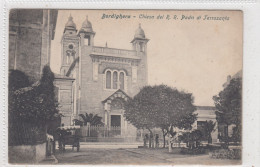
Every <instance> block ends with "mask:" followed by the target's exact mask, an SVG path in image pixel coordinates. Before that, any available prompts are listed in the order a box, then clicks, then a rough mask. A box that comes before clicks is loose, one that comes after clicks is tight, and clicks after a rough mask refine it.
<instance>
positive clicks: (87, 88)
mask: <svg viewBox="0 0 260 167" xmlns="http://www.w3.org/2000/svg"><path fill="white" fill-rule="evenodd" d="M95 34H96V32H95V31H94V30H93V27H92V24H91V22H90V21H89V20H88V18H86V19H85V21H84V22H83V23H82V27H81V28H80V30H79V31H78V30H77V28H76V25H75V23H74V22H73V18H72V17H71V16H70V17H69V18H68V21H67V23H66V25H65V28H64V32H63V36H62V40H61V49H62V54H61V69H60V76H63V77H64V78H67V79H69V78H72V79H74V82H73V88H72V89H67V91H63V92H59V97H60V98H62V97H63V96H65V98H66V97H71V99H67V105H66V104H65V103H64V104H62V106H61V112H62V113H63V114H64V115H65V117H64V118H63V119H62V122H63V123H64V124H65V125H71V124H73V119H75V118H78V115H79V114H85V113H93V114H98V116H101V117H102V118H103V119H102V121H103V122H104V124H105V126H108V127H111V126H114V127H120V128H121V135H127V133H126V132H129V131H131V130H133V131H134V129H135V128H134V127H133V126H132V125H131V124H129V123H128V122H127V121H126V120H125V118H124V116H123V115H124V103H125V102H126V101H127V100H128V99H129V97H133V96H134V95H136V94H137V93H138V92H139V91H140V89H141V88H142V87H143V86H145V85H147V43H148V41H149V39H147V38H146V36H145V33H144V31H143V29H142V28H141V25H139V27H138V28H137V30H136V31H135V34H134V37H133V39H132V41H131V44H132V50H125V49H117V48H108V47H99V46H95V44H94V41H95ZM63 99H64V98H63Z"/></svg>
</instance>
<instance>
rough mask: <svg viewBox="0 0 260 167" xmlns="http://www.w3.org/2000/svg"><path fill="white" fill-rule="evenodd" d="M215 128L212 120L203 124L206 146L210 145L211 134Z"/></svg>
mask: <svg viewBox="0 0 260 167" xmlns="http://www.w3.org/2000/svg"><path fill="white" fill-rule="evenodd" d="M215 126H216V122H213V121H212V120H209V121H206V123H205V133H206V135H207V138H208V144H209V143H212V137H211V133H212V132H214V131H215V130H216V129H215Z"/></svg>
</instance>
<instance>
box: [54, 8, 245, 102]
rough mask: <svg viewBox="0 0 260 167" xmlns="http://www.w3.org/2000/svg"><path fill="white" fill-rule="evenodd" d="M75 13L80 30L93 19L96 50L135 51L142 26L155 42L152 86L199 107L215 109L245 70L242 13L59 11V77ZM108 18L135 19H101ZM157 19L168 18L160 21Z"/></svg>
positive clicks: (149, 48)
mask: <svg viewBox="0 0 260 167" xmlns="http://www.w3.org/2000/svg"><path fill="white" fill-rule="evenodd" d="M70 14H71V16H72V17H73V21H74V23H75V24H76V26H77V29H78V30H80V28H81V26H82V23H83V22H84V20H85V19H86V16H88V20H89V21H90V22H91V23H92V27H93V30H94V31H95V32H96V35H95V37H94V45H95V46H102V47H104V46H105V45H106V43H107V45H108V47H110V48H119V49H129V50H131V49H132V45H131V43H130V42H131V40H132V39H133V38H134V34H135V30H136V29H137V28H138V25H139V23H140V24H141V27H142V28H143V30H144V32H145V35H146V38H148V39H150V40H149V42H148V44H147V59H148V84H149V85H158V84H166V85H169V86H171V87H175V88H177V89H178V90H183V91H185V92H189V93H192V94H193V96H194V104H195V105H201V106H213V105H214V101H213V100H212V97H213V96H214V95H217V94H218V93H219V92H220V91H221V90H223V86H222V85H223V84H224V83H225V82H226V80H227V76H228V75H231V76H232V75H234V74H235V73H237V72H238V71H239V70H242V64H243V62H242V60H243V14H242V12H241V11H199V10H198V11H188V10H182V11H181V10H175V11H174V10H164V11H160V10H59V12H58V18H57V24H56V30H55V37H54V40H53V41H52V43H51V54H52V56H51V63H50V64H51V69H52V70H53V72H55V73H59V72H60V65H61V43H60V42H61V38H62V35H63V31H64V28H65V24H66V22H67V20H68V17H69V15H70ZM104 14H105V15H113V14H115V15H120V14H121V15H129V16H130V18H123V19H120V18H118V19H115V18H104V19H102V17H103V16H104ZM158 15H160V16H163V18H162V19H157V16H158ZM167 15H169V16H170V19H166V17H167ZM134 16H135V17H134ZM174 16H176V19H174ZM198 17H200V19H198ZM213 17H214V18H215V19H216V17H217V18H218V19H220V20H213V19H214V18H213Z"/></svg>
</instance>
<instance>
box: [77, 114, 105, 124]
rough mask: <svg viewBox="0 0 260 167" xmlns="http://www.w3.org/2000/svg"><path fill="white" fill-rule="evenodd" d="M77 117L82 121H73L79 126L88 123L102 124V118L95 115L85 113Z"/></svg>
mask: <svg viewBox="0 0 260 167" xmlns="http://www.w3.org/2000/svg"><path fill="white" fill-rule="evenodd" d="M79 116H80V117H81V118H82V121H81V120H78V119H74V122H75V124H76V125H80V126H83V125H87V123H90V125H103V124H104V123H103V122H102V121H101V120H102V117H100V116H98V115H97V114H95V115H94V114H92V113H90V114H88V113H85V115H84V114H79Z"/></svg>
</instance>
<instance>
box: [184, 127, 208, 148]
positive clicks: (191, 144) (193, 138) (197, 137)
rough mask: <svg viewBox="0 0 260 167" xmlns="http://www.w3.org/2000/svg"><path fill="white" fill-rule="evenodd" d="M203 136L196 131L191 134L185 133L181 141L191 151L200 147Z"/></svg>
mask: <svg viewBox="0 0 260 167" xmlns="http://www.w3.org/2000/svg"><path fill="white" fill-rule="evenodd" d="M202 137H203V134H202V132H201V131H200V130H194V131H191V132H185V133H183V134H182V135H180V136H179V141H183V142H185V143H186V144H187V147H188V148H189V149H195V148H198V147H199V146H200V142H201V139H202Z"/></svg>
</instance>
